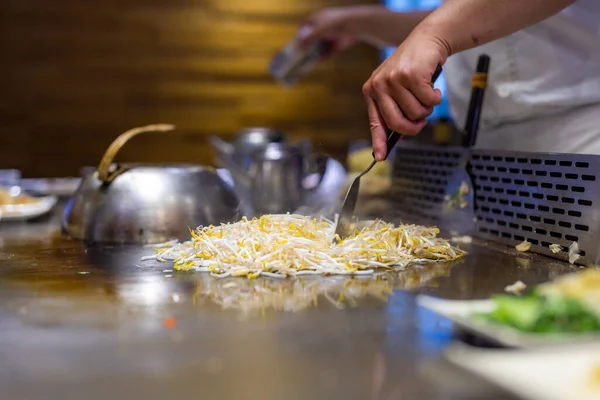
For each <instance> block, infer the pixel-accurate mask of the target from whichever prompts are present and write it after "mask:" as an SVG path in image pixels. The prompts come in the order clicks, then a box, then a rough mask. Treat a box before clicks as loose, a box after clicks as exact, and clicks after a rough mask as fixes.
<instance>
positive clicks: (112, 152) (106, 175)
mask: <svg viewBox="0 0 600 400" xmlns="http://www.w3.org/2000/svg"><path fill="white" fill-rule="evenodd" d="M173 129H175V126H174V125H170V124H153V125H147V126H141V127H137V128H133V129H130V130H128V131H127V132H123V133H121V134H120V135H119V136H118V137H117V138H116V139H115V140H114V141H113V142H112V143H111V144H110V146H108V149H106V151H105V152H104V155H103V156H102V159H101V160H100V164H98V168H97V171H98V179H99V180H100V181H101V182H103V183H110V182H112V180H113V179H115V178H116V177H117V175H119V174H120V173H121V172H122V169H121V168H119V167H118V166H117V168H112V169H111V168H110V167H111V164H112V162H113V160H114V158H115V156H116V155H117V153H118V152H119V150H121V148H122V147H123V146H124V145H125V143H127V142H128V141H129V139H131V138H132V137H134V136H137V135H139V134H140V133H144V132H167V131H172V130H173Z"/></svg>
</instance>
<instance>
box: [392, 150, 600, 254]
mask: <svg viewBox="0 0 600 400" xmlns="http://www.w3.org/2000/svg"><path fill="white" fill-rule="evenodd" d="M462 151H464V150H463V149H462V148H451V147H446V148H443V147H438V146H419V145H414V144H411V145H410V146H403V147H401V148H399V149H398V152H397V155H396V159H395V163H394V186H393V196H394V199H395V206H396V207H398V209H399V212H398V213H399V215H400V216H401V217H403V218H405V219H406V220H407V221H409V222H416V221H420V223H423V221H430V222H431V223H433V224H438V225H440V226H441V227H444V225H445V222H446V221H444V214H443V213H442V206H443V197H444V193H445V191H444V190H445V185H446V184H447V179H448V177H450V176H451V175H452V173H453V170H454V168H456V167H457V161H458V159H459V158H460V155H461V153H462ZM599 171H600V156H588V155H575V154H548V153H524V152H519V153H516V152H502V151H487V150H475V151H474V152H473V157H472V173H473V177H474V182H473V184H474V189H475V216H476V222H474V223H473V227H472V228H473V232H474V234H475V235H477V236H479V237H481V238H484V239H487V240H492V241H497V242H502V243H505V244H508V245H511V246H514V245H516V244H518V243H519V242H522V241H523V240H527V241H529V242H530V243H531V244H532V246H531V251H534V252H537V253H541V254H545V255H548V256H551V257H554V258H559V259H563V260H568V247H569V245H570V244H571V243H573V242H577V243H578V245H579V248H580V258H579V259H578V260H577V263H580V264H587V263H596V262H597V261H598V258H599V257H598V256H599V250H600V209H599V207H600V185H599V183H600V182H599V180H600V178H599V177H598V176H597V173H598V172H599ZM551 244H558V245H560V246H561V251H560V252H559V253H553V252H552V251H550V248H549V247H550V245H551Z"/></svg>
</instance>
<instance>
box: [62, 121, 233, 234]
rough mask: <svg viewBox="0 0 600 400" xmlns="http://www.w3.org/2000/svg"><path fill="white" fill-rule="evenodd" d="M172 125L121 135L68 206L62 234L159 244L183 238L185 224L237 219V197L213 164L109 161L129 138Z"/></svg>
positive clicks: (133, 130) (167, 128)
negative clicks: (211, 165)
mask: <svg viewBox="0 0 600 400" xmlns="http://www.w3.org/2000/svg"><path fill="white" fill-rule="evenodd" d="M173 128H174V127H173V126H172V125H166V124H158V125H150V126H146V127H142V128H135V129H132V130H129V131H127V132H125V133H123V134H122V135H120V136H119V137H118V138H117V139H116V140H115V141H114V142H113V143H112V144H111V145H110V147H109V148H108V149H107V150H106V152H105V153H104V156H103V157H102V160H101V161H100V164H99V166H98V168H97V169H96V171H93V172H92V173H89V174H86V176H85V177H84V178H83V180H82V182H81V184H80V186H79V188H78V189H77V191H76V192H75V194H74V196H73V198H72V199H71V200H70V202H69V204H68V205H67V208H66V210H65V215H64V220H63V229H64V230H65V232H66V233H67V234H69V235H70V236H72V237H75V238H78V239H84V240H86V241H89V242H111V243H158V242H162V241H166V240H170V239H174V238H176V239H184V238H187V237H188V236H189V232H188V227H197V226H199V225H211V224H214V225H216V224H219V223H221V222H233V221H235V220H237V219H239V218H240V217H241V215H240V201H239V197H238V196H237V195H236V193H235V191H234V189H233V188H232V187H231V185H230V184H228V183H227V182H226V181H225V180H224V179H223V178H222V177H221V176H220V175H219V173H218V171H216V170H215V169H213V168H212V167H208V166H201V165H185V164H169V165H160V164H159V165H157V164H139V163H137V164H133V163H123V164H117V163H113V159H114V157H115V156H116V154H117V152H118V151H119V150H120V149H121V147H122V146H123V145H124V144H125V143H126V142H127V141H128V140H129V139H131V138H132V137H134V136H136V135H138V134H140V133H144V132H165V131H170V130H172V129H173Z"/></svg>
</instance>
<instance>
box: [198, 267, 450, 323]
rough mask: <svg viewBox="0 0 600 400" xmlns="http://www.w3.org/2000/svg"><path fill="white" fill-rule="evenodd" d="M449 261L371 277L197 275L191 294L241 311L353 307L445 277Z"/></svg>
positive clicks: (382, 299) (447, 273) (202, 301)
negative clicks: (323, 305)
mask: <svg viewBox="0 0 600 400" xmlns="http://www.w3.org/2000/svg"><path fill="white" fill-rule="evenodd" d="M451 268H452V264H443V263H440V264H427V265H415V266H411V267H408V268H407V269H406V270H404V271H401V272H389V273H385V274H381V275H378V276H373V277H360V278H358V277H355V278H352V277H345V276H329V277H306V278H295V279H285V280H284V279H256V280H248V279H235V278H230V279H215V278H213V277H211V276H208V275H197V277H198V278H197V279H196V280H195V284H196V288H195V291H194V294H193V296H192V298H193V301H194V304H195V305H201V304H204V303H206V302H211V303H215V304H218V305H219V306H221V307H223V308H224V309H236V310H239V311H241V312H243V313H248V312H253V311H261V312H264V311H266V310H267V309H272V310H277V311H301V310H304V309H306V308H310V307H313V306H316V305H317V304H318V303H319V301H322V300H325V301H326V302H329V303H331V304H332V305H333V306H335V307H336V308H339V309H343V308H346V307H355V306H357V305H358V303H359V301H360V300H361V299H364V298H367V297H372V298H376V299H379V300H381V301H386V300H387V298H388V296H389V295H390V294H392V292H393V291H394V289H417V288H420V287H423V286H426V285H428V284H430V283H431V281H432V280H433V279H434V278H437V277H441V276H448V275H449V273H450V269H451Z"/></svg>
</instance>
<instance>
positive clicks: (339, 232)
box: [335, 65, 442, 240]
mask: <svg viewBox="0 0 600 400" xmlns="http://www.w3.org/2000/svg"><path fill="white" fill-rule="evenodd" d="M441 73H442V66H441V65H438V66H437V68H436V69H435V72H434V73H433V76H432V77H431V83H432V84H434V83H435V81H436V80H437V78H438V77H439V76H440V74H441ZM402 136H403V135H401V134H399V133H398V132H394V131H392V130H388V137H387V140H386V147H387V150H386V153H385V158H384V160H385V159H387V158H388V156H389V155H390V153H391V152H392V150H393V149H394V146H395V145H396V143H398V140H400V139H401V138H402ZM376 163H377V161H376V160H375V153H373V162H372V163H371V164H370V165H369V166H368V167H367V168H366V169H365V170H364V171H363V172H361V173H360V175H358V176H357V177H356V178H354V181H353V182H352V185H350V189H348V193H347V194H346V197H345V199H344V203H343V204H342V211H341V212H340V216H339V219H338V223H337V226H336V228H335V240H337V239H338V238H339V239H344V238H345V237H348V235H350V234H351V233H352V218H353V216H354V209H355V208H356V202H357V200H358V191H359V190H360V178H362V177H363V176H364V175H365V174H366V173H367V172H369V171H370V170H371V169H372V168H373V167H374V166H375V164H376Z"/></svg>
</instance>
